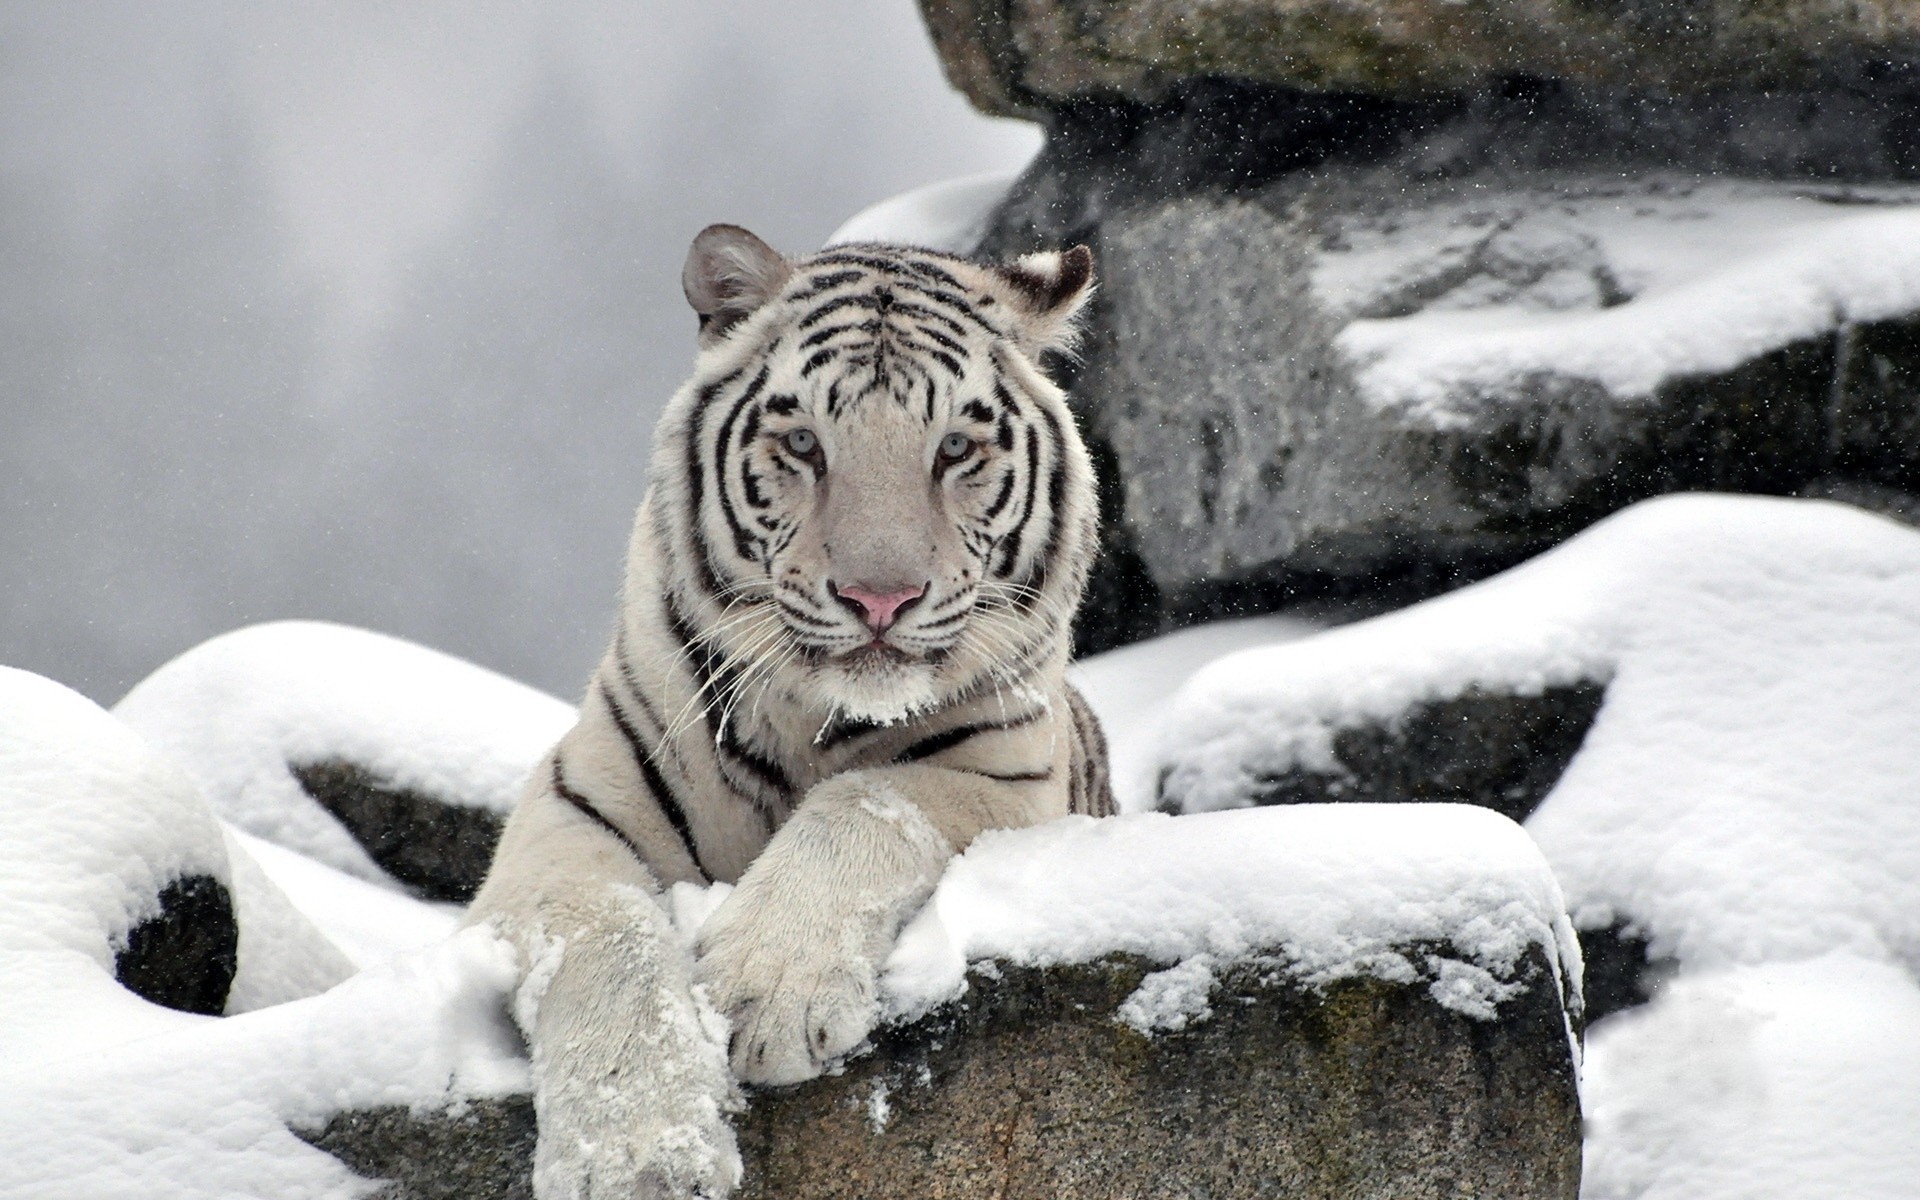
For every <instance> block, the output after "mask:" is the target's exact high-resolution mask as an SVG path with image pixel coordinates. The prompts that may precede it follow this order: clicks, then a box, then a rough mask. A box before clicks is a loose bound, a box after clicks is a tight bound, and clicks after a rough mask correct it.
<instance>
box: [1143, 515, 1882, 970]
mask: <svg viewBox="0 0 1920 1200" xmlns="http://www.w3.org/2000/svg"><path fill="white" fill-rule="evenodd" d="M1917 670H1920V534H1917V533H1915V532H1914V531H1913V530H1911V529H1908V528H1906V527H1904V526H1901V525H1897V524H1895V523H1893V522H1891V521H1888V520H1885V519H1883V518H1880V517H1877V516H1872V515H1869V514H1866V513H1863V512H1861V511H1860V510H1857V509H1852V508H1849V507H1846V506H1844V505H1838V504H1831V503H1826V502H1819V501H1793V500H1772V499H1760V498H1751V497H1745V498H1736V497H1721V496H1678V497H1669V498H1666V499H1661V500H1657V501H1650V502H1648V503H1645V504H1642V505H1639V506H1636V507H1635V508H1633V509H1630V510H1628V511H1626V512H1623V513H1620V514H1618V515H1616V516H1614V517H1611V518H1609V519H1608V520H1606V521H1604V522H1602V523H1601V524H1599V525H1597V526H1595V527H1594V528H1593V529H1591V530H1590V531H1588V532H1587V533H1585V534H1583V535H1582V536H1580V537H1578V538H1576V539H1574V540H1573V541H1572V542H1570V543H1568V544H1566V545H1564V546H1562V547H1560V548H1559V549H1557V550H1555V551H1553V552H1551V553H1549V554H1547V555H1545V556H1543V557H1541V558H1539V559H1536V560H1534V561H1533V562H1531V563H1528V564H1526V565H1524V566H1522V567H1520V568H1518V569H1516V570H1514V571H1511V572H1508V573H1507V574H1505V575H1503V576H1500V577H1498V578H1495V579H1492V580H1488V581H1486V582H1484V583H1481V584H1477V585H1474V586H1472V587H1469V588H1464V589H1462V590H1460V591H1458V592H1455V593H1452V594H1451V595H1448V596H1444V597H1441V598H1440V599H1437V600H1433V601H1429V602H1427V603H1425V604H1421V605H1418V606H1415V607H1414V608H1411V609H1408V610H1404V611H1402V612H1399V613H1394V614H1392V615H1389V616H1385V617H1379V618H1376V619H1373V620H1370V621H1363V622H1359V623H1356V624H1354V625H1350V626H1347V627H1344V628H1341V629H1336V630H1333V631H1330V632H1328V633H1324V634H1321V635H1319V636H1318V637H1314V638H1311V639H1308V640H1306V641H1302V642H1298V643H1295V644H1293V645H1287V646H1278V647H1274V648H1269V649H1260V650H1251V651H1246V652H1244V653H1241V654H1238V655H1232V656H1229V657H1227V658H1225V659H1222V660H1220V661H1219V662H1216V663H1215V664H1213V665H1212V666H1211V667H1209V668H1207V669H1206V670H1204V671H1202V672H1200V673H1199V674H1198V675H1197V676H1196V677H1195V678H1194V679H1193V680H1192V682H1191V683H1190V684H1189V685H1188V686H1187V687H1186V688H1185V689H1184V690H1183V691H1182V692H1181V694H1180V695H1179V697H1177V698H1176V700H1175V702H1174V704H1173V711H1172V714H1171V716H1170V718H1169V719H1168V721H1167V728H1166V731H1165V733H1164V736H1163V741H1162V743H1161V745H1162V752H1161V753H1162V761H1163V763H1164V765H1165V767H1166V769H1167V771H1168V776H1167V793H1168V795H1169V797H1171V798H1174V799H1177V800H1178V801H1179V802H1180V803H1181V804H1182V805H1183V806H1184V807H1185V808H1187V809H1189V810H1208V809H1217V808H1222V807H1230V806H1232V805H1235V804H1239V803H1244V802H1245V794H1246V792H1247V790H1248V788H1249V786H1250V780H1251V778H1252V777H1253V776H1255V775H1257V774H1259V773H1264V772H1284V771H1286V770H1288V769H1290V768H1292V767H1295V766H1306V767H1317V768H1321V769H1325V768H1327V767H1328V765H1329V764H1330V762H1331V759H1330V754H1331V750H1330V747H1331V739H1332V736H1333V732H1334V731H1335V730H1337V729H1340V728H1342V727H1345V726H1350V725H1354V724H1359V723H1363V722H1376V723H1378V722H1390V721H1391V720H1392V718H1393V717H1394V715H1395V714H1397V713H1400V712H1403V711H1405V710H1406V709H1407V708H1408V707H1410V706H1412V705H1414V704H1416V703H1418V702H1420V701H1423V700H1429V699H1438V698H1444V697H1450V696H1454V695H1458V694H1460V693H1461V692H1463V691H1465V690H1466V689H1468V688H1470V687H1475V686H1480V687H1486V688H1490V689H1493V690H1517V691H1523V692H1537V691H1538V690H1539V689H1541V688H1542V687H1545V686H1547V685H1550V684H1555V683H1563V682H1568V681H1572V680H1578V679H1588V680H1607V681H1609V682H1608V685H1607V693H1606V701H1605V703H1604V705H1603V707H1602V709H1601V712H1600V714H1599V717H1598V719H1597V720H1596V722H1595V724H1594V726H1593V728H1592V729H1591V731H1590V732H1589V733H1588V735H1587V738H1586V741H1585V744H1584V745H1583V747H1582V748H1581V750H1580V752H1579V753H1578V754H1577V755H1576V756H1575V758H1574V760H1573V762H1572V764H1571V766H1570V767H1569V768H1568V770H1567V772H1566V773H1565V775H1564V776H1563V777H1562V778H1561V780H1560V781H1559V783H1558V785H1557V786H1556V787H1555V788H1554V790H1553V791H1552V793H1551V794H1550V795H1549V796H1548V797H1547V798H1546V800H1545V801H1544V802H1543V803H1542V804H1541V806H1540V808H1539V809H1538V810H1537V811H1536V812H1535V813H1534V814H1533V816H1532V817H1530V818H1529V820H1528V822H1527V828H1528V831H1529V832H1530V833H1531V834H1532V835H1533V837H1534V839H1535V840H1536V841H1537V842H1538V843H1539V845H1540V847H1541V849H1542V850H1543V851H1544V852H1545V854H1546V856H1547V859H1548V861H1550V862H1551V863H1552V864H1553V867H1554V870H1555V872H1556V874H1557V875H1558V877H1559V879H1560V883H1561V886H1562V887H1563V888H1565V890H1566V894H1567V898H1568V900H1569V902H1570V903H1571V904H1572V905H1573V913H1574V917H1575V920H1576V922H1577V923H1578V924H1579V926H1580V927H1581V928H1594V927H1597V926H1601V925H1605V924H1607V923H1609V922H1610V921H1612V920H1614V919H1616V918H1625V919H1627V920H1629V921H1631V923H1632V924H1633V925H1634V926H1635V927H1637V928H1638V929H1640V930H1641V931H1643V932H1644V933H1646V934H1647V935H1648V936H1650V937H1651V939H1652V953H1653V954H1654V955H1656V956H1662V957H1666V956H1672V957H1676V958H1678V959H1679V960H1680V961H1681V962H1682V963H1683V964H1685V965H1687V966H1689V967H1713V966H1721V965H1729V964H1735V963H1752V962H1762V961H1777V960H1784V959H1790V958H1797V957H1809V956H1814V955H1819V954H1823V953H1826V952H1828V951H1830V950H1835V949H1845V950H1848V951H1850V952H1852V953H1855V954H1859V955H1862V956H1865V957H1869V958H1876V957H1878V958H1891V959H1894V960H1897V961H1900V962H1902V963H1905V964H1906V965H1907V966H1908V967H1909V968H1914V969H1920V805H1916V804H1915V803H1914V795H1915V784H1916V780H1920V694H1916V693H1915V691H1914V687H1913V681H1914V678H1915V673H1916V671H1917Z"/></svg>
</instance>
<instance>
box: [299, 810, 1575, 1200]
mask: <svg viewBox="0 0 1920 1200" xmlns="http://www.w3.org/2000/svg"><path fill="white" fill-rule="evenodd" d="M698 891H699V889H693V888H690V887H688V886H686V885H681V886H680V887H677V888H676V889H675V893H676V895H675V900H676V901H677V908H678V909H679V910H680V912H681V913H682V914H683V916H684V918H685V919H686V921H687V922H688V923H689V924H690V925H691V924H694V923H697V921H698V919H699V915H700V913H701V912H702V911H703V910H705V909H707V908H710V907H711V906H710V905H708V904H703V903H702V902H701V897H699V896H698V895H697V894H695V893H697V892H698ZM1578 973H1579V958H1578V951H1577V947H1576V945H1575V942H1574V939H1573V936H1572V932H1571V928H1570V926H1569V924H1568V923H1567V920H1566V917H1565V914H1564V911H1563V909H1562V907H1561V901H1560V896H1559V891H1558V887H1557V885H1556V884H1555V882H1554V880H1553V878H1552V875H1551V873H1550V872H1549V871H1548V870H1547V868H1546V866H1545V864H1544V862H1543V861H1542V860H1541V857H1540V855H1539V852H1538V851H1537V850H1536V849H1535V848H1534V846H1533V845H1532V843H1531V842H1530V841H1529V840H1528V839H1527V837H1526V835H1525V834H1524V833H1523V832H1521V830H1520V829H1519V828H1518V827H1517V826H1515V825H1513V824H1512V823H1511V822H1509V821H1507V820H1505V819H1504V818H1501V817H1499V816H1496V815H1494V814H1492V813H1488V812H1484V811H1481V810H1477V809H1472V808H1466V807H1462V806H1446V805H1432V806H1416V807H1404V806H1401V807H1393V808H1384V807H1382V808H1375V807H1370V806H1361V805H1341V806H1324V807H1318V808H1304V807H1303V808H1293V809H1285V810H1264V811H1260V812H1239V813H1218V814H1211V815H1207V816H1202V817H1191V818H1179V819H1175V818H1171V817H1167V816H1164V815H1160V814H1144V815H1138V816H1128V817H1116V818H1112V819H1109V820H1106V821H1099V822H1096V821H1092V820H1089V819H1086V818H1070V819H1067V820H1064V821H1060V822H1057V823H1054V824H1052V825H1049V826H1045V827H1042V828H1038V829H1031V830H1022V831H1016V832H1006V833H998V834H990V835H988V836H986V837H983V838H982V839H980V840H979V841H978V842H977V843H976V844H975V845H974V846H973V847H972V848H971V849H970V850H969V851H968V852H967V853H966V854H965V855H964V856H962V857H961V858H960V859H958V860H957V861H956V862H955V863H954V864H953V866H952V867H951V868H950V869H949V871H948V873H947V875H946V877H945V878H944V879H943V880H942V881H941V884H940V887H939V889H938V891H937V892H936V894H935V897H934V900H933V901H932V902H931V903H930V904H929V905H928V907H927V909H926V910H925V911H924V912H923V913H922V914H921V915H920V917H919V918H918V919H917V920H916V921H915V922H913V924H912V926H911V927H910V928H909V929H908V931H907V932H906V933H905V934H904V935H903V937H902V938H901V941H900V945H899V948H898V949H897V951H896V952H895V954H894V955H893V957H892V959H891V960H890V962H889V963H888V967H887V973H886V977H885V980H884V984H883V990H884V994H885V997H886V1003H887V1006H888V1008H889V1011H890V1012H891V1013H892V1018H891V1020H890V1022H889V1023H888V1024H887V1025H885V1026H883V1028H882V1029H881V1031H880V1032H879V1033H877V1034H876V1035H875V1038H874V1040H873V1044H872V1046H871V1048H870V1049H869V1051H868V1052H866V1053H865V1054H863V1055H858V1056H856V1057H855V1058H854V1059H853V1060H852V1061H850V1062H848V1063H847V1064H845V1067H844V1069H843V1070H841V1071H839V1072H837V1073H835V1074H831V1075H829V1076H826V1077H824V1078H822V1079H819V1080H816V1081H814V1082H812V1083H809V1084H805V1085H801V1086H799V1087H797V1088H790V1089H780V1090H775V1091H767V1092H762V1093H759V1094H757V1095H755V1096H754V1097H753V1102H752V1105H751V1108H750V1110H749V1111H748V1112H747V1113H746V1114H745V1115H744V1116H743V1117H742V1118H741V1119H740V1121H739V1123H738V1128H739V1135H740V1147H741V1153H742V1157H743V1159H744V1161H745V1162H746V1165H747V1176H746V1183H745V1185H744V1186H743V1189H742V1191H741V1193H740V1196H741V1197H742V1198H743V1200H746V1198H759V1197H780V1198H781V1200H841V1198H853V1197H860V1198H862V1200H865V1198H867V1197H873V1196H925V1197H933V1198H938V1197H949V1196H951V1197H961V1196H980V1195H1003V1196H1009V1197H1026V1198H1031V1200H1041V1198H1045V1200H1058V1198H1062V1197H1081V1198H1087V1200H1092V1198H1096V1197H1098V1198H1103V1200H1104V1198H1117V1197H1139V1198H1141V1200H1146V1198H1148V1197H1155V1198H1157V1197H1162V1196H1170V1195H1199V1194H1204V1195H1208V1196H1212V1197H1215V1198H1216V1200H1232V1198H1237V1197H1249V1198H1251V1197H1255V1196H1271V1195H1276V1194H1287V1195H1297V1196H1303V1197H1326V1198H1329V1200H1330V1198H1331V1197H1335V1196H1353V1195H1383V1196H1384V1195H1394V1196H1403V1197H1416V1198H1427V1197H1432V1198H1434V1200H1438V1198H1440V1197H1453V1196H1458V1195H1462V1194H1468V1195H1480V1196H1496V1195H1498V1196H1530V1197H1531V1196H1539V1197H1563V1198H1566V1200H1571V1198H1572V1197H1573V1196H1574V1195H1575V1193H1576V1191H1577V1186H1578V1165H1579V1108H1578V1098H1577V1094H1576V1088H1575V1083H1574V1077H1575V1062H1576V1058H1575V1047H1576V1042H1575V1039H1574V1037H1573V1024H1572V1022H1574V1021H1575V1020H1577V1018H1576V1017H1575V1016H1574V1015H1573V1014H1571V1013H1570V1012H1569V1011H1568V1009H1567V1007H1566V1005H1567V1003H1568V1001H1569V998H1570V997H1575V996H1577V993H1578V982H1577V981H1578ZM1039 1098H1044V1099H1039ZM529 1117H530V1113H529V1111H528V1108H527V1106H526V1104H525V1102H524V1101H523V1100H504V1101H492V1102H486V1103H481V1104H476V1105H472V1106H469V1107H468V1108H467V1109H465V1110H463V1111H462V1112H459V1113H452V1114H445V1115H437V1116H430V1117H426V1118H424V1119H423V1118H422V1117H420V1116H417V1115H414V1114H410V1113H408V1112H407V1111H405V1110H403V1109H400V1108H397V1107H393V1106H389V1107H385V1108H382V1109H379V1110H376V1111H371V1112H361V1113H354V1114H347V1115H342V1116H336V1117H335V1118H334V1119H333V1120H332V1121H330V1122H329V1124H328V1125H327V1126H326V1127H325V1129H324V1130H323V1131H322V1132H320V1133H317V1134H311V1135H310V1136H312V1137H314V1139H315V1140H316V1142H317V1143H318V1144H321V1145H324V1146H326V1147H328V1148H329V1149H331V1150H332V1151H334V1152H335V1153H338V1154H340V1155H342V1156H343V1157H344V1158H345V1159H346V1160H347V1161H350V1162H353V1163H355V1164H356V1165H357V1166H358V1167H359V1168H360V1169H361V1170H363V1171H365V1172H367V1173H368V1174H371V1175H375V1176H377V1177H382V1178H389V1179H393V1180H394V1181H395V1183H396V1189H397V1190H396V1191H395V1192H394V1193H393V1194H394V1195H396V1196H397V1197H404V1198H406V1200H416V1198H418V1200H426V1198H427V1197H437V1196H440V1195H444V1194H450V1193H447V1192H444V1191H442V1190H439V1189H438V1187H437V1184H436V1182H435V1178H434V1174H433V1172H432V1171H430V1170H423V1169H422V1168H421V1166H420V1155H418V1154H415V1153H413V1152H412V1151H411V1149H410V1148H417V1147H421V1146H426V1147H428V1149H426V1150H425V1151H424V1154H425V1156H426V1158H427V1160H428V1161H429V1162H432V1161H446V1162H449V1163H465V1162H469V1161H471V1160H472V1159H473V1158H474V1157H475V1156H476V1155H478V1156H481V1157H483V1158H484V1159H485V1161H487V1162H489V1163H492V1164H496V1166H497V1169H498V1170H500V1171H501V1172H504V1174H502V1175H499V1176H488V1177H486V1179H485V1180H484V1181H485V1182H486V1183H488V1185H489V1186H488V1187H486V1188H484V1189H480V1190H487V1191H491V1192H498V1193H499V1194H512V1191H511V1189H512V1188H513V1187H515V1186H519V1185H520V1184H521V1181H523V1180H524V1172H525V1170H526V1163H527V1158H528V1156H529V1153H530V1150H531V1138H532V1136H533V1125H532V1122H531V1120H530V1119H529ZM802 1129H804V1130H805V1131H806V1136H805V1137H799V1136H796V1135H795V1131H796V1130H802ZM503 1142H504V1143H505V1145H506V1147H507V1151H508V1152H506V1153H502V1144H503ZM462 1178H464V1179H468V1180H469V1182H468V1186H469V1187H471V1186H472V1181H471V1177H470V1176H462Z"/></svg>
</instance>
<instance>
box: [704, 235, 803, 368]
mask: <svg viewBox="0 0 1920 1200" xmlns="http://www.w3.org/2000/svg"><path fill="white" fill-rule="evenodd" d="M792 274H793V264H791V263H789V262H788V261H787V260H786V259H785V258H782V257H781V256H780V252H779V251H778V250H775V249H774V248H773V247H772V246H769V245H767V244H766V243H765V242H763V241H761V240H760V239H759V238H757V237H755V236H753V235H752V234H751V233H748V232H747V231H746V230H744V229H742V228H740V227H739V226H738V225H709V226H707V227H706V228H705V229H702V230H701V231H700V232H699V234H698V235H697V236H696V237H695V238H694V239H693V246H692V247H691V248H690V249H689V250H688V251H687V265H686V266H685V267H684V268H682V269H681V272H680V287H681V289H682V290H683V291H685V292H686V293H687V303H688V304H691V305H693V311H694V312H696V313H698V314H700V344H701V345H702V346H711V345H713V343H715V342H717V341H719V340H720V338H721V337H722V336H723V335H725V333H726V332H727V330H729V329H731V328H732V327H733V326H734V325H735V324H737V323H738V322H739V321H741V320H743V319H744V318H746V317H748V316H751V315H752V314H753V311H754V310H755V309H757V308H759V307H760V306H761V305H762V304H765V303H766V302H767V301H769V300H771V299H773V298H774V296H776V295H778V294H779V292H780V289H781V288H783V287H785V286H786V283H787V279H788V278H789V277H790V276H792Z"/></svg>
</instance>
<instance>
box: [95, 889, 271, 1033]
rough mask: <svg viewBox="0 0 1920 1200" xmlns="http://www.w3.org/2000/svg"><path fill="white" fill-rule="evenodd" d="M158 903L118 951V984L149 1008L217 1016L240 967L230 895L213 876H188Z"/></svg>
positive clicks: (236, 923)
mask: <svg viewBox="0 0 1920 1200" xmlns="http://www.w3.org/2000/svg"><path fill="white" fill-rule="evenodd" d="M157 903H158V906H159V910H160V911H159V912H157V913H155V914H154V915H153V916H150V917H148V918H146V919H145V920H143V921H141V922H140V923H139V924H137V925H135V926H134V927H133V928H132V929H130V930H128V931H127V934H126V939H125V943H124V944H123V945H121V946H119V947H117V948H116V949H115V951H114V956H113V976H114V978H115V979H118V980H119V981H120V984H121V986H122V987H125V988H126V989H127V990H128V991H130V992H132V993H133V994H134V995H136V996H139V997H140V998H141V999H143V1000H147V1001H149V1002H151V1003H154V1004H158V1005H161V1006H163V1007H166V1008H174V1009H179V1010H180V1011H181V1012H190V1013H200V1014H203V1015H205V1016H210V1017H217V1016H219V1015H220V1014H221V1013H223V1012H225V1011H226V1007H227V993H228V991H229V989H231V988H232V986H233V977H234V973H235V972H236V971H237V970H238V969H239V965H240V924H239V921H238V920H237V919H236V918H235V916H234V911H233V896H232V894H231V893H230V892H228V891H227V888H226V885H225V884H223V883H221V882H220V881H219V880H218V879H215V878H214V877H213V876H211V875H188V876H185V877H182V878H180V879H175V880H174V881H173V882H171V883H169V884H167V885H166V886H165V887H164V888H162V889H160V894H159V897H158V900H157Z"/></svg>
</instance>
